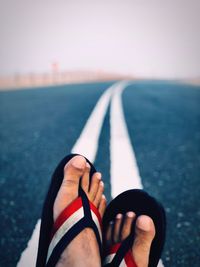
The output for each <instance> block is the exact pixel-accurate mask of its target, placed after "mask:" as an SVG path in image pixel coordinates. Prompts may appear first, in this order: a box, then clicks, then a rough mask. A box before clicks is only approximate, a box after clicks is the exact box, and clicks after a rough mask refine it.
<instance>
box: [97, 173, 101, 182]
mask: <svg viewBox="0 0 200 267" xmlns="http://www.w3.org/2000/svg"><path fill="white" fill-rule="evenodd" d="M96 178H97V179H99V180H101V173H100V172H97V173H96Z"/></svg>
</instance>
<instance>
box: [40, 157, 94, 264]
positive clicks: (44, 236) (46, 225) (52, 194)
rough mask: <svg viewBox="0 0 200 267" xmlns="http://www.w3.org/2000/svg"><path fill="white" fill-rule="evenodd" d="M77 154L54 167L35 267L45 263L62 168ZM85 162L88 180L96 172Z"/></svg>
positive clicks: (44, 207)
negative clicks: (87, 166)
mask: <svg viewBox="0 0 200 267" xmlns="http://www.w3.org/2000/svg"><path fill="white" fill-rule="evenodd" d="M77 155H78V154H70V155H68V156H66V157H64V158H63V159H62V160H61V161H60V163H59V164H58V166H57V167H56V169H55V171H54V173H53V175H52V179H51V183H50V186H49V190H48V193H47V196H46V198H45V202H44V205H43V211H42V216H41V227H40V238H39V246H38V254H37V262H36V267H44V266H45V263H46V258H47V253H48V247H49V242H50V237H51V231H52V227H53V223H54V222H53V205H54V202H55V198H56V196H57V193H58V191H59V189H60V186H61V183H62V181H63V177H64V166H65V165H66V164H67V162H69V161H70V160H71V159H72V158H73V157H75V156H77ZM85 159H86V161H87V162H88V163H89V164H90V166H91V170H90V179H91V177H92V175H93V174H94V173H95V172H96V170H95V168H94V166H93V165H92V163H91V162H90V161H89V160H88V159H87V158H85Z"/></svg>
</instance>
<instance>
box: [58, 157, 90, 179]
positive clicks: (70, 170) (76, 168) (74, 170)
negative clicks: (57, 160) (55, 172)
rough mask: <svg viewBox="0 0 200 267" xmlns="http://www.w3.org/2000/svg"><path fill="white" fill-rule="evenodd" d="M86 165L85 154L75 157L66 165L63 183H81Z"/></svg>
mask: <svg viewBox="0 0 200 267" xmlns="http://www.w3.org/2000/svg"><path fill="white" fill-rule="evenodd" d="M85 167H86V159H85V158H84V157H83V156H75V157H73V158H72V159H71V160H70V161H69V162H68V163H67V164H66V165H65V167H64V179H63V183H64V184H65V183H67V184H70V183H72V184H77V183H78V184H79V181H80V177H81V176H82V175H83V173H84V171H85Z"/></svg>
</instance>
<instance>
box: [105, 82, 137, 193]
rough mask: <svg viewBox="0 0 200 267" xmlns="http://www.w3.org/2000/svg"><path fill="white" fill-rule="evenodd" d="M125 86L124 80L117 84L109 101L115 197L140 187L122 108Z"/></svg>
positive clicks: (112, 176) (112, 189)
mask: <svg viewBox="0 0 200 267" xmlns="http://www.w3.org/2000/svg"><path fill="white" fill-rule="evenodd" d="M126 86H127V83H126V82H121V83H120V84H118V86H116V88H115V90H114V92H113V97H112V101H111V109H110V126H111V140H110V157H111V184H112V187H111V195H112V197H116V196H117V195H118V194H119V193H121V192H123V191H125V190H128V189H130V188H142V183H141V178H140V174H139V170H138V167H137V163H136V158H135V154H134V151H133V149H132V145H131V140H130V138H129V134H128V129H127V126H126V122H125V118H124V114H123V108H122V100H121V94H122V92H123V90H124V89H125V87H126Z"/></svg>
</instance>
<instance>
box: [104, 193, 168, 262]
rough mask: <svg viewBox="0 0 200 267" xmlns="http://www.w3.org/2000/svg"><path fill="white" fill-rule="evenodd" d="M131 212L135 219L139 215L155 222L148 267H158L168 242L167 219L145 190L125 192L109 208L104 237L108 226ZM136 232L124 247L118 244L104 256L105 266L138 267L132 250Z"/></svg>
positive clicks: (129, 237) (127, 239)
mask: <svg viewBox="0 0 200 267" xmlns="http://www.w3.org/2000/svg"><path fill="white" fill-rule="evenodd" d="M128 211H133V212H134V213H135V214H136V218H137V217H138V216H140V215H148V216H150V217H151V218H152V220H153V222H154V225H155V229H156V235H155V237H154V239H153V242H152V244H151V249H150V255H149V265H148V267H156V266H157V265H158V261H159V259H160V257H161V253H162V250H163V246H164V241H165V231H166V216H165V211H164V208H163V207H162V205H161V204H160V203H159V202H158V201H157V200H156V199H155V198H153V197H151V196H150V195H149V194H147V193H146V192H145V191H143V190H139V189H132V190H128V191H125V192H123V193H121V194H120V195H118V196H117V197H116V198H115V199H113V200H112V201H111V202H110V204H109V205H108V207H107V209H106V211H105V214H104V216H103V233H105V232H106V231H107V228H108V225H109V223H110V222H111V221H114V220H115V217H116V215H117V214H118V213H121V214H124V215H125V214H126V213H127V212H128ZM135 221H136V220H135ZM134 228H135V227H134V225H133V227H132V230H131V233H130V235H129V236H128V237H127V238H126V239H125V240H124V241H122V243H118V244H115V245H114V246H112V247H111V248H110V249H109V251H105V252H104V265H103V266H106V267H108V266H109V267H118V266H119V267H137V265H136V264H135V262H134V259H133V257H132V254H131V250H130V249H131V247H132V245H133V242H134Z"/></svg>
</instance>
